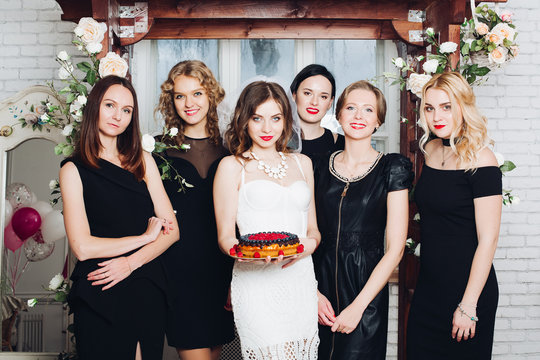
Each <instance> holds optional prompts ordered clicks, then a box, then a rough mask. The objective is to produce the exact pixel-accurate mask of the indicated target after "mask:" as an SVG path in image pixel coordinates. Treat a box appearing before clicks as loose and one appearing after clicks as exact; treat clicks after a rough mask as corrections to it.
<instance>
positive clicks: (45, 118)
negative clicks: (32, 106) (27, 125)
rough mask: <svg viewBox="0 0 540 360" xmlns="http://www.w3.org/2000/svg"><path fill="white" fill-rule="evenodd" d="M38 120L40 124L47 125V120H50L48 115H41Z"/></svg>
mask: <svg viewBox="0 0 540 360" xmlns="http://www.w3.org/2000/svg"><path fill="white" fill-rule="evenodd" d="M39 119H40V120H41V122H43V123H47V122H49V120H51V117H50V116H49V115H47V114H43V115H41V116H40V118H39Z"/></svg>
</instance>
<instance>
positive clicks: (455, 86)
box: [420, 72, 493, 170]
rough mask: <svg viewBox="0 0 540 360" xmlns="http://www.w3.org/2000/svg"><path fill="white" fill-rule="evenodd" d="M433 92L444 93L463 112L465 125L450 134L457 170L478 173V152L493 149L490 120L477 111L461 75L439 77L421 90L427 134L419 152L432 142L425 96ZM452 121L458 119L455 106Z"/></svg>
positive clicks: (422, 140)
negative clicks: (428, 92)
mask: <svg viewBox="0 0 540 360" xmlns="http://www.w3.org/2000/svg"><path fill="white" fill-rule="evenodd" d="M431 88H433V89H439V90H443V91H445V92H446V94H448V97H449V99H450V103H451V104H452V105H456V104H457V105H459V107H460V108H461V113H462V117H463V119H462V120H463V121H462V122H461V124H459V125H458V126H456V127H455V128H454V130H453V131H452V133H451V134H450V146H451V147H452V150H453V151H454V153H455V154H456V155H457V158H458V161H457V163H458V166H462V165H464V166H465V170H475V169H476V167H477V164H478V154H479V152H480V151H481V150H482V149H483V148H485V147H486V146H488V145H490V144H491V145H492V144H493V140H491V139H490V138H489V136H488V134H487V119H486V118H485V117H484V116H482V115H481V114H480V112H479V111H478V108H477V107H476V96H475V95H474V92H473V90H472V88H471V87H470V85H469V84H468V83H467V81H466V80H465V79H464V78H463V77H462V76H461V74H460V73H458V72H445V73H442V74H436V75H434V76H433V77H432V78H431V79H430V80H429V81H428V82H427V83H426V85H424V88H423V89H422V103H421V104H420V126H421V127H422V129H423V130H424V135H422V137H421V138H420V149H421V150H422V152H424V153H426V150H425V145H426V144H427V142H428V141H429V140H430V135H431V131H430V129H429V126H428V124H427V121H426V115H425V110H424V109H425V106H426V100H425V99H426V92H427V91H428V90H429V89H431ZM452 117H453V118H454V119H457V118H458V108H457V106H452ZM456 123H457V121H456Z"/></svg>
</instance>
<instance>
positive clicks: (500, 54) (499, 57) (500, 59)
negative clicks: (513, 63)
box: [488, 46, 508, 64]
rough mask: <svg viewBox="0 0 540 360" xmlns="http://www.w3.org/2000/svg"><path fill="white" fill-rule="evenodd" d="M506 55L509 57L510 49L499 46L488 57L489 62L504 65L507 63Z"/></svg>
mask: <svg viewBox="0 0 540 360" xmlns="http://www.w3.org/2000/svg"><path fill="white" fill-rule="evenodd" d="M506 55H508V49H506V48H505V47H502V46H497V47H496V48H495V49H494V50H493V51H492V52H490V53H489V55H488V60H489V62H490V63H491V64H493V63H495V64H502V63H504V62H505V61H506Z"/></svg>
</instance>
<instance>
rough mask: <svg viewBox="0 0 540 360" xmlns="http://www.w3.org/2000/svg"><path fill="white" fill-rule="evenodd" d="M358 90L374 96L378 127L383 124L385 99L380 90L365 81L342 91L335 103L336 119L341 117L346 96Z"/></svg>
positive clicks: (353, 84)
mask: <svg viewBox="0 0 540 360" xmlns="http://www.w3.org/2000/svg"><path fill="white" fill-rule="evenodd" d="M358 89H361V90H367V91H371V92H372V93H373V94H375V98H376V99H377V121H378V123H379V125H382V124H384V120H385V118H386V99H385V98H384V94H383V93H382V91H381V90H379V88H378V87H376V86H374V85H372V84H371V83H370V82H369V81H365V80H361V81H357V82H354V83H352V84H351V85H349V86H347V87H346V88H345V90H343V92H342V93H341V95H340V96H339V99H338V101H337V105H336V118H337V119H338V120H339V116H340V115H341V110H342V109H343V106H345V101H346V100H347V96H349V94H350V93H351V92H353V91H354V90H358ZM375 131H377V129H375ZM375 131H373V133H375Z"/></svg>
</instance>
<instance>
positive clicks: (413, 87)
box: [407, 73, 431, 98]
mask: <svg viewBox="0 0 540 360" xmlns="http://www.w3.org/2000/svg"><path fill="white" fill-rule="evenodd" d="M430 79H431V75H426V74H416V73H413V74H411V76H409V80H408V81H407V90H410V91H411V92H412V93H413V94H414V95H416V96H418V97H419V98H421V97H422V88H423V87H424V85H425V84H426V83H427V82H428V81H429V80H430Z"/></svg>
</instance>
